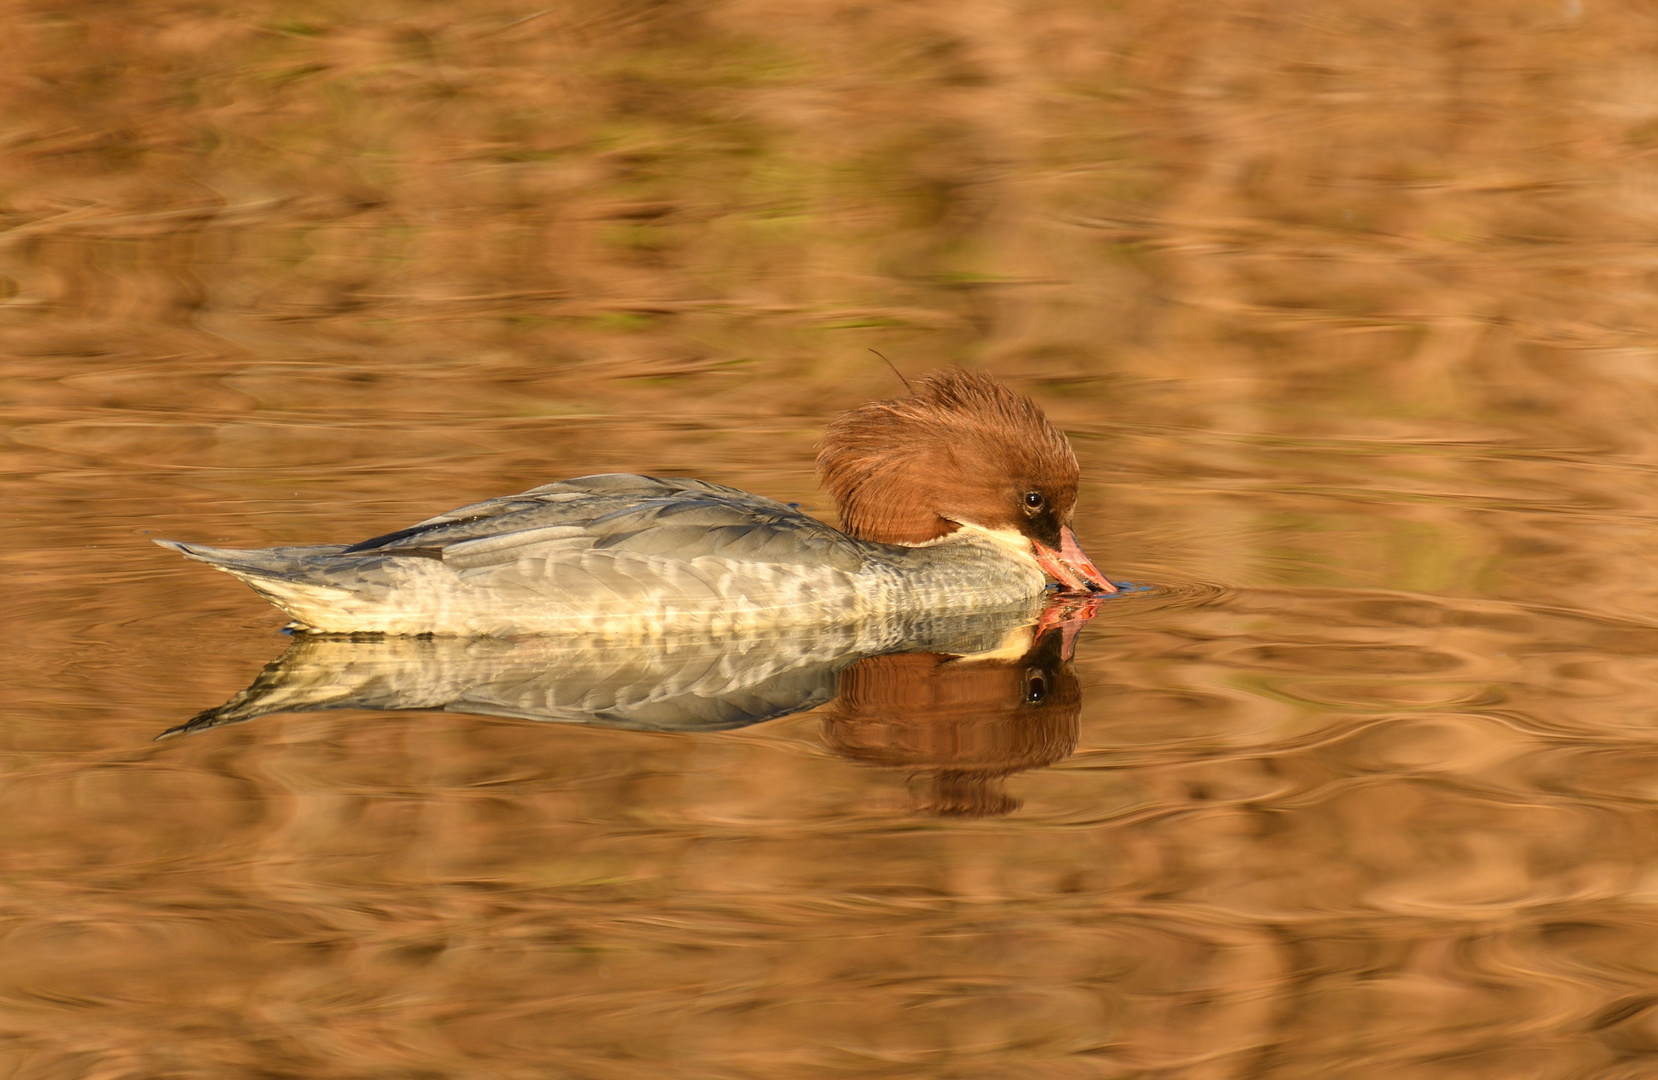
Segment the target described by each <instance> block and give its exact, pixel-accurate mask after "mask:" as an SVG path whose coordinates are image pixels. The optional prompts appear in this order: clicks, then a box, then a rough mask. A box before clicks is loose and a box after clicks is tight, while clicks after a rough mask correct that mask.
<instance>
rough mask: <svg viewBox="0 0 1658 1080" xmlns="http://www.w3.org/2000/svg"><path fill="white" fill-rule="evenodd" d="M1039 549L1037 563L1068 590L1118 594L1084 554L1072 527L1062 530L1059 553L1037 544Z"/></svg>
mask: <svg viewBox="0 0 1658 1080" xmlns="http://www.w3.org/2000/svg"><path fill="white" fill-rule="evenodd" d="M1033 543H1034V545H1035V547H1036V561H1037V562H1038V563H1040V564H1041V566H1042V569H1043V571H1044V572H1046V573H1047V575H1048V576H1049V577H1051V578H1053V579H1054V580H1055V581H1057V582H1059V583H1060V584H1061V585H1063V586H1065V588H1067V589H1069V590H1072V591H1075V592H1097V593H1114V592H1116V591H1117V586H1115V585H1113V584H1111V582H1109V581H1107V580H1106V579H1105V575H1104V574H1102V573H1100V568H1099V567H1097V566H1095V565H1094V564H1093V562H1092V561H1091V560H1090V559H1089V558H1088V556H1087V555H1085V554H1083V551H1082V546H1081V545H1080V544H1078V543H1077V534H1076V533H1074V532H1072V531H1071V529H1070V526H1064V527H1062V528H1061V529H1060V530H1059V550H1058V551H1055V550H1054V549H1053V548H1051V547H1048V546H1046V545H1044V544H1042V543H1041V542H1039V541H1033Z"/></svg>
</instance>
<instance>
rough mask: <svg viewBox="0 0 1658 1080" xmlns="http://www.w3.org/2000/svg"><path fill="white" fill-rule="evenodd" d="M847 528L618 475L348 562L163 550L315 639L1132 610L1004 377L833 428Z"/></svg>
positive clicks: (1055, 443)
mask: <svg viewBox="0 0 1658 1080" xmlns="http://www.w3.org/2000/svg"><path fill="white" fill-rule="evenodd" d="M816 464H817V477H818V480H819V482H820V484H821V485H822V487H823V488H824V489H825V490H827V491H828V493H829V494H830V496H831V497H832V498H833V499H834V501H835V504H836V507H837V510H838V516H839V520H840V522H841V527H840V528H835V527H833V526H831V525H829V524H827V523H825V522H823V521H820V520H818V519H817V518H815V517H812V516H811V515H810V514H807V513H805V512H803V511H802V510H801V509H800V508H799V507H798V505H795V504H785V503H782V502H778V501H776V500H774V499H769V498H766V497H764V496H761V495H755V494H751V493H749V492H746V491H742V490H739V489H737V488H733V487H726V486H724V485H721V484H714V483H709V482H706V481H702V480H693V479H685V478H662V477H655V476H643V475H633V474H621V473H612V474H603V475H596V476H583V477H578V478H576V479H572V480H561V481H558V482H556V483H550V484H544V485H542V486H540V487H534V488H531V489H529V490H528V491H524V492H521V493H519V494H517V495H508V496H505V497H501V498H495V499H489V500H486V501H484V502H479V503H473V504H471V505H469V506H463V507H460V508H458V509H455V510H451V511H449V512H448V513H444V514H439V515H437V516H436V517H432V518H427V519H426V520H425V521H421V522H417V523H416V524H414V525H410V526H408V527H406V528H401V529H396V530H393V531H391V532H387V533H383V534H381V535H379V536H374V537H370V538H369V539H367V540H361V541H358V542H356V543H350V544H312V545H303V546H288V547H270V548H257V549H234V548H221V547H211V546H208V545H204V544H197V543H187V542H182V541H177V540H156V543H158V544H160V545H161V546H162V547H165V548H169V549H171V550H173V551H176V552H178V553H180V554H182V555H185V556H187V557H189V558H191V559H195V560H197V561H199V562H203V563H206V564H208V565H209V566H211V567H213V568H214V569H216V570H221V571H223V572H225V573H227V574H230V575H231V576H233V577H236V578H238V579H240V580H241V581H243V582H244V583H246V584H247V585H249V586H251V587H252V588H253V590H254V591H255V592H256V593H258V594H259V595H260V596H262V597H264V598H265V599H266V600H268V601H270V602H271V603H273V604H275V605H276V606H277V607H278V608H280V609H281V610H282V611H284V612H286V613H287V614H288V615H289V616H290V618H291V619H292V620H293V622H292V623H290V624H289V629H290V630H291V631H293V632H298V633H320V634H353V635H356V634H394V635H436V636H445V637H449V636H454V637H490V636H507V637H512V636H522V635H533V634H577V635H599V636H602V637H605V638H607V639H618V638H620V639H630V640H632V639H639V638H652V637H661V636H663V635H672V634H674V633H680V632H694V633H716V634H718V633H752V632H755V631H771V630H784V629H787V628H790V627H804V626H825V625H836V624H853V623H859V622H861V621H864V620H868V619H871V618H877V619H878V618H887V617H913V616H915V615H917V614H920V615H937V616H941V617H942V616H947V615H956V614H960V613H963V612H972V611H975V610H992V609H998V608H1007V607H1026V606H1029V605H1030V604H1031V603H1032V602H1033V600H1035V599H1036V598H1039V597H1041V596H1042V594H1043V593H1045V592H1046V591H1048V590H1049V589H1050V588H1051V586H1050V581H1051V582H1053V583H1054V584H1057V586H1058V588H1059V590H1060V591H1061V592H1067V593H1076V594H1086V595H1096V596H1097V595H1100V594H1109V593H1114V592H1116V591H1117V587H1116V586H1115V585H1114V584H1113V583H1112V582H1110V581H1109V580H1107V578H1106V576H1105V575H1104V574H1103V573H1101V572H1100V571H1099V569H1098V568H1096V567H1095V566H1094V564H1093V562H1092V561H1091V560H1090V559H1089V558H1088V556H1087V555H1086V554H1085V553H1084V552H1083V550H1082V547H1081V545H1080V544H1079V543H1078V541H1077V537H1076V534H1075V532H1074V531H1073V527H1072V522H1073V514H1074V511H1075V507H1076V501H1077V489H1078V482H1079V469H1078V466H1077V459H1076V454H1075V452H1074V451H1073V450H1072V448H1071V444H1070V442H1069V440H1068V439H1067V438H1066V437H1065V434H1064V433H1063V432H1062V431H1060V430H1059V429H1058V428H1057V427H1055V426H1054V425H1053V424H1052V423H1051V422H1050V421H1049V420H1048V418H1047V417H1046V415H1044V414H1043V412H1042V409H1041V408H1040V407H1039V406H1038V405H1037V404H1036V403H1035V402H1033V401H1031V400H1030V399H1029V398H1028V397H1025V396H1023V395H1020V394H1017V393H1015V392H1014V391H1012V390H1011V389H1009V388H1008V387H1007V386H1006V385H1004V384H1003V383H1001V382H999V381H998V380H996V379H994V378H992V377H990V376H987V375H984V374H980V373H977V372H973V371H969V370H966V369H962V368H953V367H952V368H945V369H942V370H939V371H936V372H933V373H930V374H928V375H925V376H922V377H921V378H919V379H917V380H915V381H914V383H913V384H911V386H910V393H909V394H908V395H907V396H904V397H900V398H893V399H889V400H881V401H872V402H868V403H866V404H864V405H861V406H858V407H857V408H854V409H852V410H851V411H849V412H847V413H844V414H842V415H841V416H839V417H837V418H836V419H834V420H833V421H831V422H830V424H829V425H828V427H827V429H826V431H825V433H824V436H823V439H822V441H821V443H820V444H819V447H818V453H817V462H816Z"/></svg>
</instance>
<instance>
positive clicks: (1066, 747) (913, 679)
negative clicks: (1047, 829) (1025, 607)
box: [822, 632, 1082, 817]
mask: <svg viewBox="0 0 1658 1080" xmlns="http://www.w3.org/2000/svg"><path fill="white" fill-rule="evenodd" d="M1062 644H1063V643H1062V639H1061V635H1060V634H1058V633H1051V632H1050V633H1048V634H1045V635H1043V636H1042V637H1041V638H1040V639H1038V641H1037V642H1036V644H1035V645H1034V646H1032V648H1031V649H1030V651H1028V652H1027V653H1026V654H1025V655H1024V656H1022V657H1020V658H1019V659H1017V660H1012V661H1009V660H976V661H966V662H964V661H961V660H959V659H957V658H955V657H950V656H944V655H940V654H937V653H899V654H894V655H889V656H871V657H866V658H864V659H862V660H860V661H858V662H857V663H856V664H853V665H852V666H851V667H849V668H847V669H846V670H845V671H843V672H841V676H840V692H839V694H838V695H837V696H836V698H835V700H834V702H833V703H831V704H830V705H829V706H828V707H827V708H825V710H824V712H823V714H822V716H823V738H824V741H825V742H826V743H828V745H829V747H830V748H831V749H832V750H834V751H835V752H836V753H838V754H841V755H843V756H845V757H848V758H852V759H853V760H855V761H862V762H866V763H868V764H871V765H886V766H895V767H899V768H909V769H916V770H920V771H922V772H925V773H927V774H930V776H931V777H932V784H931V787H932V792H931V793H930V795H928V796H924V797H923V808H924V809H927V810H930V811H932V812H934V813H942V814H951V815H966V816H974V817H977V816H984V815H989V814H1005V813H1008V812H1009V811H1011V810H1014V809H1016V808H1017V807H1018V805H1019V804H1018V802H1017V801H1016V800H1014V799H1012V798H1011V797H1009V796H1008V795H1006V794H1004V793H1003V792H1002V790H1001V785H1000V780H1001V779H1002V778H1003V777H1006V776H1009V775H1011V774H1013V773H1016V772H1023V771H1025V770H1027V769H1039V768H1042V767H1043V766H1045V765H1051V764H1053V763H1054V762H1056V761H1058V760H1060V759H1061V758H1063V757H1065V756H1067V755H1068V754H1070V753H1071V751H1072V750H1074V749H1076V742H1077V724H1078V718H1079V716H1080V714H1081V712H1082V693H1081V689H1080V688H1079V686H1078V684H1077V677H1076V673H1075V672H1074V671H1073V670H1072V668H1071V665H1070V663H1068V662H1067V661H1065V660H1064V659H1063V658H1062V656H1061V651H1062Z"/></svg>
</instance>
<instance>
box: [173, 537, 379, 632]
mask: <svg viewBox="0 0 1658 1080" xmlns="http://www.w3.org/2000/svg"><path fill="white" fill-rule="evenodd" d="M155 542H156V543H157V544H160V545H161V546H162V547H164V548H170V549H171V550H173V551H176V552H178V553H179V554H180V555H183V556H185V557H186V558H191V559H195V560H196V561H197V562H204V563H206V564H207V565H209V566H211V567H212V568H213V569H215V570H223V571H224V572H225V573H227V574H229V575H230V576H231V577H234V578H237V579H239V580H241V581H244V582H246V583H247V584H248V585H249V586H250V587H252V589H253V591H254V592H256V593H258V594H259V595H260V596H263V597H264V598H265V599H266V600H269V601H270V602H271V603H273V604H275V605H276V606H277V607H279V608H281V609H282V610H283V611H286V612H287V613H288V614H289V615H292V616H293V617H294V618H295V619H298V620H299V621H300V622H301V623H304V624H305V625H306V626H308V627H322V626H325V625H326V623H327V619H326V617H325V615H324V613H325V612H328V611H331V610H333V609H334V608H335V606H336V605H337V604H338V603H339V602H340V601H342V600H345V599H347V598H348V597H350V596H351V595H352V593H353V591H354V589H353V588H352V587H351V586H352V585H356V587H357V590H360V589H361V588H362V584H363V583H361V582H352V581H351V580H350V578H351V577H353V576H354V575H351V574H340V573H339V571H340V570H341V569H342V568H341V567H338V566H336V565H331V564H332V563H333V562H334V560H331V559H329V558H328V556H331V555H339V554H340V553H341V552H343V551H345V547H346V546H345V545H344V544H314V545H307V546H304V547H274V548H252V549H246V548H217V547H209V546H208V545H206V544H185V543H181V542H179V541H177V540H157V541H155ZM330 571H333V573H330Z"/></svg>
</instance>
